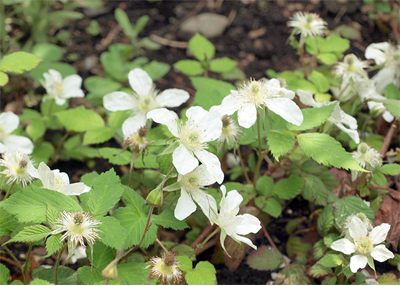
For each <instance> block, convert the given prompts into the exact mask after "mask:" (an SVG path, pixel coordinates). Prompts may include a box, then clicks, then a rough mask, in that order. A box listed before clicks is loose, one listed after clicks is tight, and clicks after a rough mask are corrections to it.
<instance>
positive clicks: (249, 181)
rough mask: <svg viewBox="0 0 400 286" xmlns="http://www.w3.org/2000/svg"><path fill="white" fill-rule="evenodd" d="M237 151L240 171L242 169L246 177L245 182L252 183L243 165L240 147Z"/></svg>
mask: <svg viewBox="0 0 400 286" xmlns="http://www.w3.org/2000/svg"><path fill="white" fill-rule="evenodd" d="M237 152H238V155H239V159H240V165H241V166H242V171H243V174H244V177H245V178H246V182H247V184H252V183H253V182H252V181H251V180H250V178H249V174H247V170H246V167H245V166H244V162H243V157H242V153H241V152H240V147H239V148H238V149H237Z"/></svg>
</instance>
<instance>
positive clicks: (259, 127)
mask: <svg viewBox="0 0 400 286" xmlns="http://www.w3.org/2000/svg"><path fill="white" fill-rule="evenodd" d="M257 132H258V161H257V167H256V171H255V172H254V177H253V183H254V184H255V183H256V182H257V177H258V172H259V171H260V167H261V162H262V160H263V156H261V151H262V142H261V126H260V115H259V114H258V112H257Z"/></svg>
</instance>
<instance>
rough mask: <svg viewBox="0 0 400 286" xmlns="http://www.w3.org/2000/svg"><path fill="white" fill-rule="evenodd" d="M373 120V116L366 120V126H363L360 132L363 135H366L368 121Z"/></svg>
mask: <svg viewBox="0 0 400 286" xmlns="http://www.w3.org/2000/svg"><path fill="white" fill-rule="evenodd" d="M371 119H372V116H371V115H370V116H368V117H367V118H366V119H365V121H364V124H363V126H362V128H361V131H360V133H361V135H362V134H364V131H365V129H366V128H367V125H368V121H370V120H371Z"/></svg>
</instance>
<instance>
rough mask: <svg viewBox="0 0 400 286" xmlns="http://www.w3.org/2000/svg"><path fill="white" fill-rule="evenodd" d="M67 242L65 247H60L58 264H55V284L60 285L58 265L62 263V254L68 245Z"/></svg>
mask: <svg viewBox="0 0 400 286" xmlns="http://www.w3.org/2000/svg"><path fill="white" fill-rule="evenodd" d="M67 245H68V244H67V243H65V244H64V245H63V247H62V248H61V249H60V251H59V252H58V256H57V260H56V265H55V266H54V284H55V285H58V266H59V265H60V260H61V254H62V253H63V251H64V249H65V248H66V247H67Z"/></svg>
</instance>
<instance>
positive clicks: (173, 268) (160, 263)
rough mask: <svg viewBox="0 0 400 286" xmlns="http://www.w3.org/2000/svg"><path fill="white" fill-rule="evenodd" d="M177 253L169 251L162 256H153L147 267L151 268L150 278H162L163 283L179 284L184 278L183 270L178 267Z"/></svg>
mask: <svg viewBox="0 0 400 286" xmlns="http://www.w3.org/2000/svg"><path fill="white" fill-rule="evenodd" d="M178 267H179V265H178V262H177V259H176V255H175V254H174V253H172V252H167V253H165V254H164V256H163V257H162V258H160V257H153V258H151V259H150V261H149V265H147V266H146V268H151V272H150V275H149V278H150V279H154V278H160V279H161V283H162V284H169V283H171V284H178V282H180V281H181V280H182V271H181V270H180V269H179V268H178Z"/></svg>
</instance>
